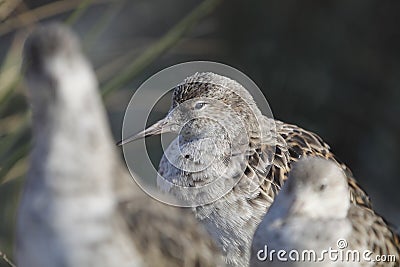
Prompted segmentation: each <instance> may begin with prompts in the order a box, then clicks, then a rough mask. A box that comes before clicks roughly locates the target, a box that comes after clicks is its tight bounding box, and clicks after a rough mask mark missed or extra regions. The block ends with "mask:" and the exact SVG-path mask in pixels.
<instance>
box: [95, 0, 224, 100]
mask: <svg viewBox="0 0 400 267" xmlns="http://www.w3.org/2000/svg"><path fill="white" fill-rule="evenodd" d="M220 2H222V0H205V1H203V2H202V3H201V4H200V5H199V6H197V7H196V8H195V9H194V10H193V11H192V12H190V13H189V14H188V15H187V16H186V17H184V18H183V19H182V20H181V21H180V22H179V23H178V24H176V25H175V26H174V27H173V28H172V29H170V30H169V31H168V32H167V33H166V34H165V35H164V36H163V37H162V38H161V39H160V40H159V41H157V42H156V43H155V44H153V45H151V46H150V47H149V48H147V49H146V51H144V52H143V54H141V55H140V56H139V57H138V58H137V59H136V60H135V61H133V62H132V64H130V65H128V66H126V67H124V69H123V70H122V72H121V73H120V74H119V75H118V76H116V77H115V78H113V79H111V80H110V81H109V82H108V83H106V84H105V85H104V86H103V88H102V95H103V96H107V95H108V94H109V93H111V92H112V91H114V90H115V89H116V88H121V87H122V86H124V85H126V83H128V82H129V81H130V80H132V78H133V77H134V76H135V75H137V74H138V73H139V72H140V71H142V70H143V69H144V68H145V67H147V66H148V65H149V64H150V63H151V62H153V61H154V60H155V59H156V58H157V57H159V56H160V55H161V54H162V53H163V52H165V51H166V50H167V49H169V48H171V47H172V46H173V45H174V44H175V43H176V42H178V41H179V39H180V38H181V37H182V36H183V35H184V34H185V33H186V32H187V31H189V30H190V29H191V28H192V27H193V25H194V24H195V23H196V22H197V21H198V20H199V19H201V18H202V17H204V16H206V15H207V14H209V13H210V12H211V11H213V10H214V9H215V8H216V7H217V5H218V4H219V3H220Z"/></svg>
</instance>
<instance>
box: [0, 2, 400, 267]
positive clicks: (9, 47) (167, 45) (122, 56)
mask: <svg viewBox="0 0 400 267" xmlns="http://www.w3.org/2000/svg"><path fill="white" fill-rule="evenodd" d="M399 14H400V1H394V0H392V1H379V0H357V1H356V0H336V1H310V0H303V1H300V0H290V1H288V0H284V1H283V0H279V1H278V0H275V1H261V0H259V1H246V4H245V2H244V1H239V0H225V1H220V0H207V1H197V0H169V1H164V0H152V1H147V0H135V1H122V0H114V1H107V0H102V1H95V0H93V1H74V0H64V1H42V0H40V1H37V0H35V1H33V0H0V21H1V23H0V119H1V120H0V160H1V162H0V168H1V169H0V182H1V185H0V251H2V252H5V253H7V255H8V257H9V258H12V245H13V243H12V242H13V231H14V223H15V216H16V205H17V201H18V197H19V192H20V188H21V185H22V183H23V180H24V175H25V172H26V167H27V156H26V155H27V154H28V153H29V143H30V131H29V112H27V110H28V107H27V104H26V102H25V96H24V94H25V90H24V86H23V83H22V82H21V80H20V77H19V68H20V63H21V46H22V44H23V40H24V38H25V36H26V34H27V32H29V29H31V28H32V27H33V26H34V25H35V24H37V23H41V22H48V21H60V22H66V23H68V24H70V25H71V26H72V28H73V29H74V30H75V31H77V32H78V34H79V35H80V37H81V38H82V41H83V47H84V49H85V51H86V53H87V55H88V56H89V58H90V60H91V61H92V62H93V64H94V67H95V69H96V73H97V75H98V77H99V79H100V84H101V87H102V91H103V94H104V96H105V102H106V107H107V110H108V112H109V117H110V122H111V125H112V130H113V133H114V136H115V139H116V140H118V139H120V135H121V127H122V126H121V125H122V120H123V114H124V109H125V108H126V106H127V104H128V102H129V99H130V97H131V96H132V94H133V93H134V92H135V88H137V87H139V86H140V84H141V83H142V82H144V81H145V80H146V79H147V78H149V77H150V76H151V75H152V74H154V73H156V72H157V71H159V70H162V69H163V68H165V67H168V66H171V65H174V64H177V63H181V62H185V61H192V60H210V61H218V62H221V63H225V64H228V65H231V66H233V67H235V68H237V69H239V70H241V71H242V72H244V73H245V74H247V75H248V76H249V77H250V78H252V79H253V81H254V82H255V83H256V84H257V85H258V86H259V87H260V88H261V89H262V91H263V92H264V94H265V96H266V98H267V99H268V101H269V104H270V106H271V109H272V111H273V114H274V117H275V118H277V119H279V120H282V121H285V122H290V123H293V124H297V125H299V126H302V127H304V128H306V129H308V130H311V131H314V132H316V133H318V134H319V135H320V136H321V137H322V138H323V139H324V140H325V141H326V142H328V143H329V144H330V145H331V147H332V148H333V151H334V152H335V153H336V155H337V156H338V157H339V158H340V159H341V160H342V161H344V162H345V163H346V164H347V165H348V166H350V168H351V169H352V171H353V172H354V174H355V177H357V179H358V181H359V182H360V184H361V185H362V186H363V187H364V188H365V189H366V191H367V192H368V193H369V195H370V197H371V199H372V201H373V203H374V206H375V208H376V210H377V211H378V212H380V213H381V214H382V215H384V216H385V217H386V218H387V219H388V220H389V221H390V222H392V223H393V224H394V225H395V226H396V227H398V226H400V205H399V204H400V194H399V193H398V188H399V187H400V182H399V179H398V178H397V177H398V175H399V174H400V153H399V150H400V119H399V117H400V16H399ZM167 109H168V107H165V111H166V110H167ZM0 266H7V265H5V263H4V262H2V261H1V260H0Z"/></svg>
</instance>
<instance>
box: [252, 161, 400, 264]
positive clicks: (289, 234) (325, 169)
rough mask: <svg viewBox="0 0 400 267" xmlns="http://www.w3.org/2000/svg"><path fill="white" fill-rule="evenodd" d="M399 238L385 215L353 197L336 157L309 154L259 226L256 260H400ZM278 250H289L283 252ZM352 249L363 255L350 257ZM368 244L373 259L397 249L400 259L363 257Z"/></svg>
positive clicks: (333, 261)
mask: <svg viewBox="0 0 400 267" xmlns="http://www.w3.org/2000/svg"><path fill="white" fill-rule="evenodd" d="M399 244H400V243H399V237H398V236H397V234H396V233H395V232H394V231H393V230H392V229H390V227H389V226H388V225H387V223H386V222H385V221H384V219H383V218H382V217H380V216H379V215H377V214H376V213H375V212H374V211H373V210H372V209H370V208H368V207H362V206H360V205H355V204H353V203H351V202H350V194H349V189H348V183H347V179H346V176H345V174H344V172H343V170H342V169H341V168H340V167H339V166H338V165H337V164H336V163H335V162H333V161H330V160H326V159H322V158H317V157H309V158H304V159H301V160H300V161H298V162H297V163H295V164H294V167H293V168H292V170H291V171H290V173H289V178H288V181H287V182H286V183H285V185H284V186H283V187H282V190H281V191H280V193H279V194H278V196H277V197H276V198H275V201H274V202H273V203H272V206H271V207H270V209H269V211H268V213H267V214H266V216H265V217H264V218H263V220H262V222H261V224H260V225H259V226H258V228H257V230H256V232H255V235H254V238H253V244H252V256H251V266H252V267H261V266H310V265H311V266H314V265H316V266H399V260H400V259H399V256H400V247H399ZM330 248H331V249H332V250H336V251H338V252H337V253H336V256H337V257H338V259H337V260H335V258H334V257H333V258H330V257H331V255H330V254H328V250H329V249H330ZM279 250H283V251H285V254H283V252H282V253H281V254H280V255H278V251H279ZM323 250H327V252H326V254H325V255H324V256H323ZM349 250H352V251H355V250H357V251H358V252H359V253H360V254H359V259H360V260H357V258H353V257H352V256H351V255H350V256H349V258H346V257H347V256H346V255H347V254H346V253H349ZM367 250H369V251H371V254H370V255H369V256H368V257H369V258H370V259H372V260H375V259H376V258H375V256H377V255H382V256H384V257H387V256H388V255H394V256H395V257H396V262H390V261H385V262H380V263H379V262H372V261H369V260H368V259H364V258H363V253H364V252H365V251H367ZM272 251H275V252H274V253H272V256H271V254H270V253H271V252H272ZM292 251H295V252H292ZM306 251H313V252H315V255H316V257H314V256H311V260H309V259H308V256H307V255H308V254H307V255H306V257H304V258H302V257H303V256H301V255H302V253H305V252H306ZM296 252H297V253H299V255H300V256H299V257H298V258H297V256H296V254H295V253H296ZM290 253H292V256H291V257H290V256H289V254H290ZM341 253H343V255H344V257H341V256H340V255H341ZM332 255H333V254H332ZM322 259H324V261H322ZM341 259H343V261H342V260H341ZM286 260H287V261H286Z"/></svg>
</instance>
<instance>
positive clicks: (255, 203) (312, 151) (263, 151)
mask: <svg viewBox="0 0 400 267" xmlns="http://www.w3.org/2000/svg"><path fill="white" fill-rule="evenodd" d="M198 97H205V98H212V99H216V100H219V101H222V102H224V103H225V104H227V105H228V106H229V107H231V108H233V109H234V110H236V111H237V112H238V114H239V116H241V117H242V119H243V121H245V122H246V123H247V124H246V127H247V131H248V133H249V134H250V136H249V138H250V139H249V141H250V142H249V145H248V148H247V149H246V152H245V154H246V165H247V166H246V168H245V169H244V172H243V175H242V177H241V178H240V180H239V183H238V184H237V185H236V186H235V187H234V188H233V189H232V190H231V191H230V192H229V193H228V194H226V195H224V196H223V197H222V198H220V199H218V200H217V201H215V202H213V203H211V204H207V205H203V206H198V207H196V208H194V212H195V214H196V217H197V218H198V219H199V220H200V221H201V222H202V223H203V224H204V225H205V226H206V228H207V230H208V231H209V233H211V235H212V236H213V237H214V239H215V240H216V242H217V243H218V244H219V245H220V246H221V247H222V249H223V251H224V253H225V260H226V262H227V263H229V264H230V265H232V266H241V267H242V266H246V265H247V264H248V261H249V255H250V245H251V240H252V236H253V233H254V231H255V228H256V226H257V225H258V224H259V222H260V221H261V219H262V217H263V215H264V214H265V213H266V212H267V210H268V208H269V206H270V205H271V203H272V202H273V200H274V198H275V196H276V194H277V193H278V192H279V189H280V187H281V186H282V185H283V184H284V182H285V180H286V179H287V175H288V172H289V171H290V169H291V164H292V163H293V162H296V161H297V160H299V158H301V157H303V156H305V155H309V156H320V157H324V158H327V159H333V160H335V161H337V162H339V161H338V160H337V158H336V157H335V156H334V154H333V153H332V151H331V149H330V147H329V146H328V145H327V144H326V143H325V142H324V141H323V140H322V139H321V138H320V137H319V136H317V135H316V134H314V133H312V132H309V131H306V130H304V129H302V128H300V127H298V126H295V125H290V124H286V123H283V122H280V121H277V120H273V119H269V118H267V117H264V116H262V114H261V111H260V110H259V109H258V107H257V106H256V103H255V102H254V100H253V98H252V97H251V95H250V94H249V92H248V91H247V90H246V89H245V88H244V87H243V86H242V85H240V84H239V83H237V82H236V81H234V80H232V79H229V78H227V77H223V76H220V75H217V74H214V73H196V74H194V75H193V76H191V77H189V78H187V79H186V80H185V81H184V82H183V83H182V84H180V85H178V86H177V87H176V88H175V90H174V94H173V99H172V105H171V109H170V112H171V111H172V110H173V109H174V108H176V107H178V106H179V105H180V104H182V103H185V101H188V100H191V99H195V98H198ZM257 121H259V122H260V124H261V130H258V128H257V127H258V125H259V124H258V123H257ZM175 123H176V122H175ZM203 127H206V125H204V126H203ZM168 149H175V150H176V151H178V150H177V148H173V147H170V148H168ZM168 149H167V151H168ZM198 149H202V148H201V147H199V148H198ZM165 153H166V152H165ZM273 153H275V154H273ZM272 154H273V158H271V155H272ZM340 164H341V167H342V169H343V170H344V171H345V173H346V176H347V181H348V184H349V188H350V189H349V191H350V192H349V194H350V199H351V201H352V202H353V203H355V204H356V205H359V206H365V207H371V203H370V200H369V197H368V196H367V194H366V193H365V192H364V190H363V189H362V188H361V187H360V186H359V185H358V183H357V182H356V181H355V179H354V178H353V175H352V173H351V171H350V170H349V169H348V168H347V167H346V165H344V164H342V163H340ZM159 173H160V174H161V176H163V177H164V178H165V179H167V180H169V181H170V182H172V183H176V184H181V185H182V184H183V183H188V184H190V181H192V180H193V179H194V178H193V177H194V176H196V177H197V178H196V179H197V180H198V179H199V178H198V176H199V175H200V174H199V173H196V174H190V173H187V172H183V171H177V170H175V167H174V166H172V165H171V163H170V162H169V161H168V160H167V159H166V157H165V156H163V158H162V159H161V161H160V165H159ZM203 173H204V175H209V173H208V174H207V173H206V172H203ZM193 184H194V185H195V183H193ZM254 185H259V186H258V187H257V188H254ZM164 189H165V188H164ZM166 190H167V191H168V188H167V189H166Z"/></svg>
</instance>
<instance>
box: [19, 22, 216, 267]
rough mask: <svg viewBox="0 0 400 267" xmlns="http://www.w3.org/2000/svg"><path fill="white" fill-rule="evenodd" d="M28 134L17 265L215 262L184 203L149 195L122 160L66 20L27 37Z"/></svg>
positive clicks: (213, 248)
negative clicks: (30, 141) (168, 202)
mask: <svg viewBox="0 0 400 267" xmlns="http://www.w3.org/2000/svg"><path fill="white" fill-rule="evenodd" d="M23 67H24V75H25V80H26V82H27V85H28V88H29V101H30V104H31V107H32V123H33V135H34V143H33V150H32V153H31V157H30V168H29V172H28V175H27V180H26V183H25V185H24V190H23V195H22V198H21V203H20V207H19V211H18V222H17V242H16V243H17V244H16V258H17V265H18V266H19V267H26V266H29V267H50V266H51V267H54V266H60V267H61V266H62V267H69V266H74V267H75V266H97V267H102V266H104V267H106V266H119V267H120V266H221V265H220V263H221V261H220V259H221V257H220V253H219V250H218V249H217V248H216V246H214V244H213V242H212V240H211V239H210V238H209V236H208V235H207V233H206V232H205V231H204V230H203V229H202V228H201V227H199V225H198V224H197V222H196V221H195V219H194V218H192V215H191V214H190V213H187V212H185V211H183V210H180V209H177V208H173V207H170V206H166V205H163V204H161V203H159V202H157V201H155V200H153V199H151V198H150V197H148V196H147V195H145V194H144V193H143V192H142V191H141V190H140V189H138V187H137V186H136V184H135V183H134V182H133V181H132V179H131V177H130V176H129V175H128V174H127V172H126V171H125V169H124V168H122V167H121V165H120V161H119V159H118V156H117V153H116V151H115V148H114V144H113V141H112V138H111V134H110V131H109V128H108V123H107V119H106V113H105V110H104V108H103V106H102V102H101V99H100V96H99V93H98V88H97V87H98V86H97V80H96V78H95V75H94V72H93V70H92V67H91V65H90V64H89V62H88V61H87V59H86V58H85V57H84V56H83V54H82V52H81V49H80V45H79V41H78V40H77V38H76V36H75V35H74V34H73V33H72V32H71V31H70V30H69V29H68V28H66V27H64V26H61V25H49V26H42V27H39V28H38V29H36V30H35V31H34V32H33V33H32V34H31V35H30V36H29V38H28V39H27V41H26V43H25V47H24V66H23Z"/></svg>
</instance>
